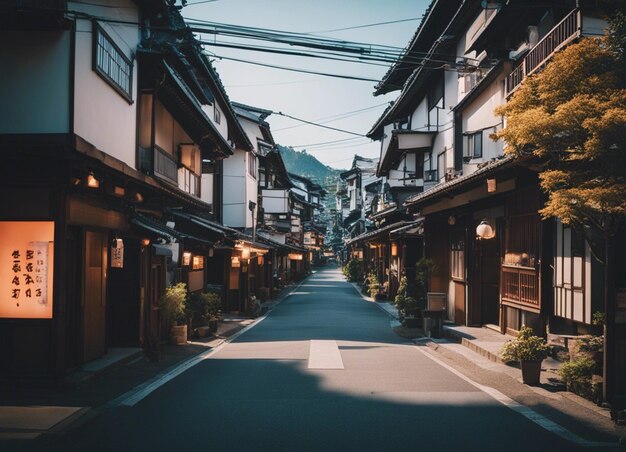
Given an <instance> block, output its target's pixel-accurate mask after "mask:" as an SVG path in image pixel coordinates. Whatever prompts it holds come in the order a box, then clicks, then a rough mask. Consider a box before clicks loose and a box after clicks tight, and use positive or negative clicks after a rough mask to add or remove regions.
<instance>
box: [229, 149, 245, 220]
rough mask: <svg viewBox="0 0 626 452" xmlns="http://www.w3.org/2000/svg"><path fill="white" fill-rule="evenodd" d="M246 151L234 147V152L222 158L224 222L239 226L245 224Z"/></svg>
mask: <svg viewBox="0 0 626 452" xmlns="http://www.w3.org/2000/svg"><path fill="white" fill-rule="evenodd" d="M245 155H246V151H244V150H243V149H235V150H234V154H233V155H231V156H230V157H228V158H227V159H224V166H223V183H224V194H223V198H224V205H223V215H224V224H225V225H227V226H231V227H236V228H241V227H245V226H246V214H247V212H248V203H247V201H246V171H247V170H246V160H245Z"/></svg>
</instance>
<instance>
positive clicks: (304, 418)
mask: <svg viewBox="0 0 626 452" xmlns="http://www.w3.org/2000/svg"><path fill="white" fill-rule="evenodd" d="M57 446H58V449H60V450H70V451H77V452H78V451H80V452H83V451H88V452H95V451H151V452H154V451H176V450H181V451H182V450H199V451H335V450H348V451H352V450H355V451H370V450H384V451H404V450H407V451H408V450H410V451H418V450H419V451H421V450H423V451H439V450H459V451H472V450H477V451H478V450H480V451H484V450H507V451H513V450H524V451H530V450H533V451H537V450H551V451H557V450H576V447H575V446H573V445H571V444H569V443H568V442H567V441H565V440H564V439H562V438H560V437H558V436H556V435H554V434H552V433H550V432H548V431H546V430H544V429H542V428H541V427H539V426H538V425H537V424H535V423H533V422H531V421H530V420H528V419H527V418H525V417H523V416H521V415H520V414H518V413H516V412H514V411H512V410H510V409H509V408H507V407H505V406H504V405H502V404H501V403H499V402H497V401H496V400H494V399H493V398H492V397H491V396H489V395H488V394H486V393H485V392H483V391H481V390H480V389H478V388H477V387H476V386H474V385H472V384H470V383H469V382H467V381H465V380H464V379H462V378H460V377H459V376H457V375H456V374H455V373H453V372H451V371H450V370H448V369H446V368H445V367H443V366H441V365H440V364H438V363H437V362H435V361H433V360H432V359H430V358H428V356H426V355H425V354H423V353H421V352H420V350H419V349H418V347H417V346H415V345H413V344H408V343H407V342H406V341H405V340H404V339H402V338H400V337H398V336H397V335H395V334H394V333H393V331H392V329H391V328H390V325H389V318H388V317H387V315H386V314H385V313H384V312H382V311H381V310H380V309H378V308H377V307H376V306H375V305H374V304H373V303H368V302H366V301H364V300H363V299H361V298H360V297H359V296H358V294H357V293H356V291H355V290H354V288H353V287H352V286H351V285H350V284H348V283H347V282H345V280H344V278H343V277H342V276H341V273H340V271H339V270H338V269H336V268H335V267H334V266H333V267H327V268H324V269H322V270H320V271H318V272H317V273H315V274H314V275H313V276H311V277H309V278H308V279H307V280H306V281H305V283H304V284H302V285H301V286H300V287H299V288H298V289H297V290H296V291H295V292H294V293H293V294H292V295H291V296H289V297H288V298H287V299H286V300H285V301H284V302H283V303H281V304H280V305H279V306H277V307H276V308H275V309H274V310H273V311H272V312H271V313H270V314H269V315H268V316H267V318H266V319H265V320H263V321H262V322H260V323H259V324H258V325H256V326H255V327H254V328H252V329H250V330H248V331H247V332H245V333H244V334H242V335H241V336H239V338H237V339H236V340H235V341H233V342H231V343H230V344H228V345H226V346H225V347H224V348H222V349H221V350H219V351H218V352H216V353H214V354H212V355H211V356H210V357H209V358H208V359H206V360H203V361H201V362H199V363H198V364H197V365H195V366H194V367H192V368H190V369H189V370H187V371H186V372H184V373H182V374H180V375H179V376H177V377H176V378H173V379H172V380H170V381H169V382H167V383H166V384H165V385H163V386H161V387H160V388H158V389H157V390H155V391H154V392H152V393H151V394H150V395H148V396H147V397H145V398H144V399H142V400H141V401H139V402H138V403H137V404H136V405H134V406H130V407H126V406H120V407H116V408H112V409H110V410H107V411H106V412H105V413H103V414H102V415H101V416H99V417H98V418H96V419H94V420H93V421H91V422H90V423H88V424H86V425H84V426H83V427H82V428H81V429H79V430H78V431H75V432H74V433H72V434H71V435H69V436H67V437H66V438H64V439H63V440H62V441H61V443H59V444H58V445H57Z"/></svg>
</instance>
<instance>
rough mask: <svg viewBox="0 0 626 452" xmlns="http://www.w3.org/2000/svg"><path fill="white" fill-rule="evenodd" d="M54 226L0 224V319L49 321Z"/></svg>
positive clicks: (35, 222) (39, 223) (31, 223)
mask: <svg viewBox="0 0 626 452" xmlns="http://www.w3.org/2000/svg"><path fill="white" fill-rule="evenodd" d="M53 244H54V222H52V221H0V318H44V319H50V318H52V279H53V278H52V277H53V268H54V265H53V262H54V245H53Z"/></svg>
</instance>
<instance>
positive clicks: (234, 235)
mask: <svg viewBox="0 0 626 452" xmlns="http://www.w3.org/2000/svg"><path fill="white" fill-rule="evenodd" d="M168 212H169V213H171V214H172V215H174V216H175V217H177V218H182V219H184V220H186V221H189V222H190V223H193V224H195V225H196V226H198V227H200V228H203V229H205V230H207V231H209V232H210V233H211V234H217V235H218V236H219V237H220V239H222V240H228V241H230V242H231V244H232V245H235V244H236V243H237V242H244V243H247V244H248V245H250V246H251V247H253V248H258V249H259V250H269V249H270V248H272V246H268V245H266V244H263V243H259V242H258V241H255V240H254V238H253V237H251V236H249V235H247V234H244V233H243V232H240V231H238V230H236V229H233V228H230V227H228V226H224V225H223V224H220V223H218V222H216V221H213V220H209V219H207V218H203V217H200V216H197V215H193V214H190V213H185V212H182V211H180V210H176V209H171V210H169V211H168Z"/></svg>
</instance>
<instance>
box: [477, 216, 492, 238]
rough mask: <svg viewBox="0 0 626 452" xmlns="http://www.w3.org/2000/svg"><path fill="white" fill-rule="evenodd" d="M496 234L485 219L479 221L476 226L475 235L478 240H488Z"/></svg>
mask: <svg viewBox="0 0 626 452" xmlns="http://www.w3.org/2000/svg"><path fill="white" fill-rule="evenodd" d="M495 236H496V231H495V230H494V229H493V226H491V225H490V224H489V221H487V219H484V220H482V221H481V222H480V224H479V225H478V226H476V237H477V238H478V239H479V240H488V239H492V238H494V237H495Z"/></svg>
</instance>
